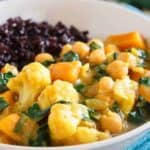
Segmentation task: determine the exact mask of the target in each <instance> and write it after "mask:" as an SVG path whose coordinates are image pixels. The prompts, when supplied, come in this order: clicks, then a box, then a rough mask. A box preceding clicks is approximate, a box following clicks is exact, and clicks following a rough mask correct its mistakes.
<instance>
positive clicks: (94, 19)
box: [0, 0, 150, 150]
mask: <svg viewBox="0 0 150 150" xmlns="http://www.w3.org/2000/svg"><path fill="white" fill-rule="evenodd" d="M0 14H1V15H0V23H3V22H4V21H5V20H6V19H8V18H10V17H16V16H21V17H23V18H32V19H33V20H36V21H43V20H45V21H48V22H50V23H51V24H54V23H56V22H57V21H62V22H64V23H65V24H66V25H75V26H77V27H78V28H79V29H82V30H86V29H87V30H89V31H90V34H91V36H93V37H101V38H104V37H105V36H107V35H109V34H113V33H120V32H128V31H139V32H141V33H142V34H143V35H145V36H146V37H149V36H150V33H149V32H147V31H149V26H150V19H149V18H148V17H145V16H143V15H142V14H140V13H135V12H132V11H130V10H128V9H127V8H123V7H122V6H118V5H116V4H113V3H107V2H101V1H97V0H78V1H75V0H12V1H2V2H1V3H0ZM149 124H150V123H147V124H145V125H143V126H142V127H140V128H138V129H135V130H134V131H131V132H129V133H128V134H124V135H122V136H118V137H116V138H113V139H111V140H108V141H104V142H96V143H93V144H86V145H85V146H84V145H82V146H81V147H80V146H77V147H75V146H73V147H72V146H71V147H68V148H63V147H62V148H38V149H39V150H44V149H49V150H52V149H53V150H55V149H57V150H58V149H59V150H60V149H61V150H66V149H67V150H73V149H74V150H80V149H83V150H84V149H86V150H87V149H94V148H96V147H99V148H100V147H101V148H102V147H105V146H107V145H108V146H109V145H110V144H113V143H118V142H120V141H121V140H124V139H127V138H129V137H133V136H136V135H138V134H139V133H142V132H143V131H145V130H146V129H148V128H149ZM119 137H120V138H119ZM1 149H2V150H8V149H12V150H20V149H22V150H25V149H28V150H32V149H34V150H35V149H37V148H26V147H24V148H23V147H22V148H20V147H18V148H17V147H15V146H7V145H4V144H1V145H0V150H1Z"/></svg>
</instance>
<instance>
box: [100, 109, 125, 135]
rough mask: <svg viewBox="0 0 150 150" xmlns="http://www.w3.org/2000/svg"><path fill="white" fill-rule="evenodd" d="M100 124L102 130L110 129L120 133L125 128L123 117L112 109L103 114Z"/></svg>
mask: <svg viewBox="0 0 150 150" xmlns="http://www.w3.org/2000/svg"><path fill="white" fill-rule="evenodd" d="M100 126H101V128H102V130H104V131H107V130H108V131H109V132H110V133H120V132H121V131H122V128H123V124H122V120H121V117H120V116H119V115H118V114H117V113H114V112H111V111H108V112H107V113H106V114H104V115H102V116H101V119H100Z"/></svg>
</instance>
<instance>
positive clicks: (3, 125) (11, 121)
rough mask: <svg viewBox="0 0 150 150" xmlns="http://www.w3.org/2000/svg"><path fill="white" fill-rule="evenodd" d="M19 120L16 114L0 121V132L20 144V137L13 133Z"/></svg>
mask: <svg viewBox="0 0 150 150" xmlns="http://www.w3.org/2000/svg"><path fill="white" fill-rule="evenodd" d="M19 119H20V116H19V115H18V114H16V113H13V114H10V115H8V116H7V117H4V118H3V119H1V120H0V132H2V133H3V134H5V135H6V136H8V137H9V138H10V139H12V140H14V141H16V142H18V143H20V142H21V135H19V134H17V133H15V132H14V129H15V126H16V124H17V122H18V121H19Z"/></svg>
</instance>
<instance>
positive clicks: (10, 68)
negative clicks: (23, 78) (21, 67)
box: [1, 64, 18, 75]
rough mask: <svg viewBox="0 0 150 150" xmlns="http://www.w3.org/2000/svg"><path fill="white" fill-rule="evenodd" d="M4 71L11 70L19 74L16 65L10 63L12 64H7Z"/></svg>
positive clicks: (2, 70)
mask: <svg viewBox="0 0 150 150" xmlns="http://www.w3.org/2000/svg"><path fill="white" fill-rule="evenodd" d="M1 72H2V73H8V72H11V73H12V74H14V75H17V74H18V70H17V68H16V67H15V66H13V65H10V64H6V65H5V66H4V67H3V68H2V69H1Z"/></svg>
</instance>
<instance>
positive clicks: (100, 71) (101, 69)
mask: <svg viewBox="0 0 150 150" xmlns="http://www.w3.org/2000/svg"><path fill="white" fill-rule="evenodd" d="M106 67H107V65H106V64H105V63H103V64H100V65H98V66H96V67H95V68H94V70H95V78H96V79H98V80H99V79H100V78H102V77H103V76H107V71H106Z"/></svg>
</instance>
